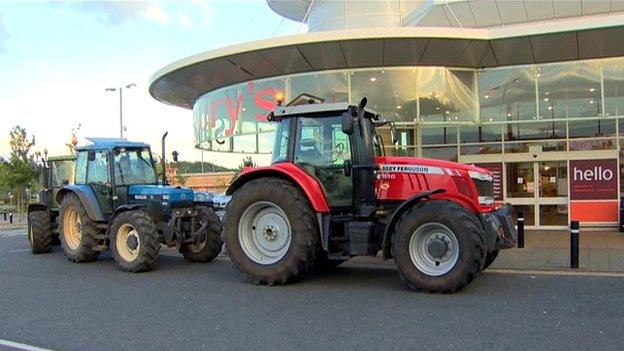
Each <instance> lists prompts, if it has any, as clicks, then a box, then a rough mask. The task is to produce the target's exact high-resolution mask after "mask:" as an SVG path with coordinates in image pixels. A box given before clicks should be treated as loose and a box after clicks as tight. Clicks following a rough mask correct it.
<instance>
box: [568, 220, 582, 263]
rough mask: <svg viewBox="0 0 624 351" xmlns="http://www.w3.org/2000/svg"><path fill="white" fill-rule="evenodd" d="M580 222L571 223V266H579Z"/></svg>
mask: <svg viewBox="0 0 624 351" xmlns="http://www.w3.org/2000/svg"><path fill="white" fill-rule="evenodd" d="M579 234H580V230H579V222H578V221H572V223H570V268H579Z"/></svg>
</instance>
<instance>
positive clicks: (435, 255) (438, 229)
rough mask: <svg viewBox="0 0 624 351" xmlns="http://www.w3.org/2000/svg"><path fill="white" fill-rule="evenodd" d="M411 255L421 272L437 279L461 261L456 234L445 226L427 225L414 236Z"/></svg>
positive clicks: (411, 240) (411, 241) (437, 224)
mask: <svg viewBox="0 0 624 351" xmlns="http://www.w3.org/2000/svg"><path fill="white" fill-rule="evenodd" d="M409 254H410V258H411V260H412V263H413V264H414V266H416V268H417V269H418V270H419V271H421V272H422V273H424V274H426V275H430V276H436V277H437V276H441V275H444V274H446V273H448V272H450V271H451V270H452V269H453V267H455V264H456V263H457V261H458V260H459V242H458V241H457V237H456V236H455V233H453V231H452V230H451V229H450V228H449V227H447V226H445V225H444V224H441V223H426V224H423V225H421V226H420V227H418V228H417V229H416V230H415V231H414V233H413V234H412V237H411V239H410V242H409Z"/></svg>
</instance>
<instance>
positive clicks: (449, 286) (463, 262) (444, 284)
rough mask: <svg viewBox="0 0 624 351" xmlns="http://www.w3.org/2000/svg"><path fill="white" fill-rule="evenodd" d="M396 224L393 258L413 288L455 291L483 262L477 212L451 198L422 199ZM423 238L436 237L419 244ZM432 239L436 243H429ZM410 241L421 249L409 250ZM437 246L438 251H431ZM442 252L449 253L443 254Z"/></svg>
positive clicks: (470, 277)
mask: <svg viewBox="0 0 624 351" xmlns="http://www.w3.org/2000/svg"><path fill="white" fill-rule="evenodd" d="M395 228H396V230H395V233H394V237H393V242H392V249H393V255H394V261H395V263H396V265H397V267H398V269H399V273H400V275H401V278H402V279H403V280H404V281H405V282H406V283H407V285H408V286H409V287H410V288H412V289H414V290H417V291H426V292H436V293H450V292H455V291H457V290H460V289H461V288H463V287H465V286H466V285H468V284H469V283H470V282H471V281H472V280H473V279H474V277H475V275H476V274H477V273H478V272H479V271H480V270H481V267H482V266H483V260H484V259H485V250H484V241H483V237H484V233H483V229H482V226H481V224H480V222H479V220H478V219H477V218H476V216H475V215H474V214H472V213H470V212H468V211H467V210H465V209H464V208H463V207H461V206H460V205H458V204H455V203H452V202H448V201H426V202H423V203H420V204H418V205H416V206H414V207H413V208H411V209H410V210H408V211H407V212H406V213H405V214H403V216H401V218H400V220H399V222H398V223H397V225H396V227H395ZM444 233H446V234H444ZM453 236H454V237H455V239H456V241H454V240H453V239H452V237H453ZM412 237H414V240H413V241H412ZM420 238H433V240H430V241H425V243H429V244H428V245H426V246H421V245H419V244H418V243H419V242H422V241H419V239H420ZM437 238H444V240H446V241H444V240H442V241H444V243H442V244H440V243H441V241H440V240H438V239H437ZM423 240H424V239H423ZM433 241H436V243H434V244H433V245H432V244H430V243H431V242H433ZM411 244H412V248H421V250H412V251H410V245H411ZM436 244H437V245H436ZM453 247H455V248H456V249H455V251H454V250H453V249H452V248H453ZM423 248H424V249H423ZM441 248H442V249H441ZM436 249H437V252H438V254H434V253H432V252H436ZM453 252H455V254H456V255H455V256H453V255H452V253H453ZM442 253H443V254H444V255H448V256H441V255H442ZM436 255H438V256H436ZM413 257H415V258H413ZM435 257H440V258H435ZM449 257H451V258H449ZM452 257H456V259H452ZM423 262H425V263H423ZM427 262H429V265H428V264H427Z"/></svg>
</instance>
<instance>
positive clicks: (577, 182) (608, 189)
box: [570, 159, 618, 200]
mask: <svg viewBox="0 0 624 351" xmlns="http://www.w3.org/2000/svg"><path fill="white" fill-rule="evenodd" d="M617 169H618V168H617V160H616V159H606V160H570V199H571V200H606V199H617V198H618V188H617V184H618V174H617Z"/></svg>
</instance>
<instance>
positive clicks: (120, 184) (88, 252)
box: [29, 133, 222, 272]
mask: <svg viewBox="0 0 624 351" xmlns="http://www.w3.org/2000/svg"><path fill="white" fill-rule="evenodd" d="M166 135H167V133H165V135H163V138H162V161H163V167H162V169H163V178H162V181H159V180H158V176H157V172H156V167H155V163H154V160H153V158H152V152H151V150H150V147H149V145H148V144H145V143H138V142H130V141H127V140H123V139H101V138H100V139H98V138H92V139H89V140H90V142H89V143H88V144H87V145H85V146H81V147H78V148H76V152H77V156H76V162H75V163H76V166H75V181H74V183H73V184H69V185H65V186H63V187H62V188H60V189H59V190H58V191H57V193H56V195H55V199H56V201H57V202H58V203H60V210H59V211H58V220H57V221H58V224H59V236H60V242H61V246H62V248H63V251H64V253H65V255H66V256H67V257H68V258H69V259H70V260H71V261H74V262H88V261H92V260H95V259H96V258H97V257H98V255H99V254H100V253H101V252H102V251H104V250H106V249H108V247H109V246H110V248H111V250H112V253H113V257H114V258H115V260H116V261H117V263H118V264H119V266H121V268H122V269H123V270H126V271H130V272H140V271H146V270H150V269H151V268H153V267H154V266H155V264H156V262H157V259H158V252H159V250H160V245H161V244H165V245H167V246H175V247H177V248H178V249H179V250H180V252H182V254H183V256H184V257H185V258H186V259H188V260H189V261H192V262H208V261H210V260H212V259H213V258H215V257H216V256H217V255H218V254H219V252H220V251H221V247H222V242H221V237H220V234H221V221H220V220H219V217H218V216H217V215H216V214H215V213H214V211H213V209H212V204H211V203H201V204H199V203H196V202H195V201H194V193H193V190H191V189H187V188H181V187H173V186H169V185H168V184H167V179H166V177H165V170H166V165H165V137H166ZM174 154H177V153H174ZM174 160H177V157H176V156H175V155H174ZM32 223H33V225H32V229H33V231H32V232H33V237H34V238H38V237H40V236H43V235H45V233H47V231H48V227H46V226H43V225H39V224H37V225H35V222H34V221H33V222H32ZM29 227H31V226H29ZM31 242H32V241H31Z"/></svg>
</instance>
